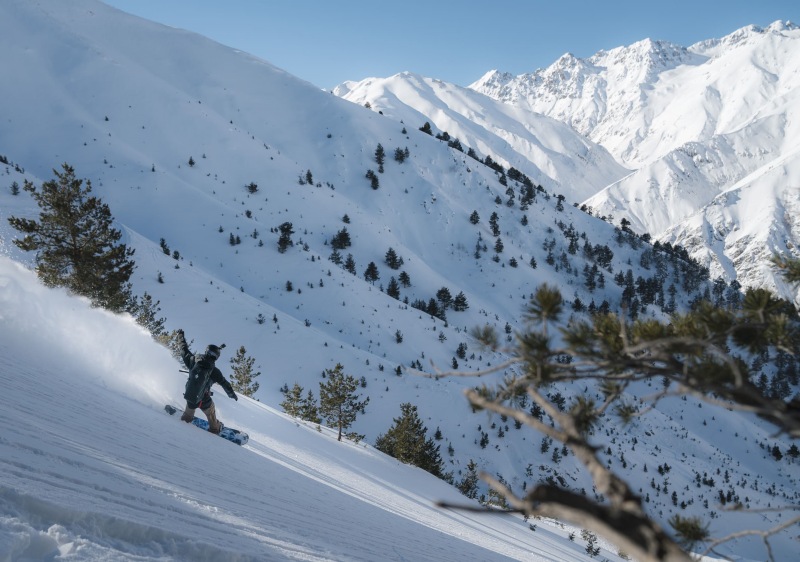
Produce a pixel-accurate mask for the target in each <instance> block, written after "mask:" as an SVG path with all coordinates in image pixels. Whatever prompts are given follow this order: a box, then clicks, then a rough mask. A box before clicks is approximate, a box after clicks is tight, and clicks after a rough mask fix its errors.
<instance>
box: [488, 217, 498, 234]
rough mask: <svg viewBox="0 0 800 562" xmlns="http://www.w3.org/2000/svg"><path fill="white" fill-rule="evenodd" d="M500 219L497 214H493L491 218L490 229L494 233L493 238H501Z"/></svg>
mask: <svg viewBox="0 0 800 562" xmlns="http://www.w3.org/2000/svg"><path fill="white" fill-rule="evenodd" d="M498 221H499V217H498V216H497V213H496V212H494V213H492V216H490V217H489V228H490V229H491V231H492V236H495V237H497V236H500V224H499V223H498Z"/></svg>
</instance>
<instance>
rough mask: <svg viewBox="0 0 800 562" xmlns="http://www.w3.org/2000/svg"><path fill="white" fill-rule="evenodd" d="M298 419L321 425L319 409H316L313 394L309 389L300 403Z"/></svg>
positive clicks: (315, 400)
mask: <svg viewBox="0 0 800 562" xmlns="http://www.w3.org/2000/svg"><path fill="white" fill-rule="evenodd" d="M300 417H301V418H302V419H304V420H306V421H310V422H311V423H321V422H322V420H321V419H320V418H319V409H318V408H317V399H316V398H314V393H313V392H312V391H311V390H310V389H309V391H308V394H306V397H305V398H304V399H303V400H302V401H301V402H300Z"/></svg>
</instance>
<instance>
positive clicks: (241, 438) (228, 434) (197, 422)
mask: <svg viewBox="0 0 800 562" xmlns="http://www.w3.org/2000/svg"><path fill="white" fill-rule="evenodd" d="M164 411H165V412H167V413H168V414H169V415H170V416H173V415H175V414H178V415H179V416H180V414H182V413H183V409H181V408H176V407H175V406H171V405H169V404H167V405H166V406H164ZM192 425H194V426H197V427H199V428H200V429H203V430H205V431H208V420H206V419H202V418H198V417H196V416H195V417H194V419H192ZM219 436H220V437H222V438H224V439H227V440H228V441H233V442H234V443H236V444H237V445H244V444H245V443H247V442H248V441H249V440H250V436H249V435H247V434H246V433H245V432H243V431H239V430H238V429H233V428H231V427H225V424H223V425H222V430H220V432H219Z"/></svg>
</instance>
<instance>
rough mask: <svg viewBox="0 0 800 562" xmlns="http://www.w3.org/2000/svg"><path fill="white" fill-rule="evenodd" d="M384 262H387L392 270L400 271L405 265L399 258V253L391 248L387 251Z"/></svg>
mask: <svg viewBox="0 0 800 562" xmlns="http://www.w3.org/2000/svg"><path fill="white" fill-rule="evenodd" d="M384 260H385V261H386V265H388V266H389V267H391V268H392V269H400V267H402V265H403V263H404V262H403V258H401V257H398V255H397V252H395V251H394V248H389V249H388V250H386V255H385V256H384Z"/></svg>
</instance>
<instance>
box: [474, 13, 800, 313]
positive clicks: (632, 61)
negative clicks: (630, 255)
mask: <svg viewBox="0 0 800 562" xmlns="http://www.w3.org/2000/svg"><path fill="white" fill-rule="evenodd" d="M470 87H471V88H473V89H475V90H476V91H479V92H482V93H484V94H486V95H488V96H491V97H492V98H495V99H497V100H501V101H504V102H506V103H509V104H511V105H513V106H515V107H521V108H524V109H530V110H531V111H535V112H539V113H542V114H544V115H548V116H550V117H553V118H555V119H558V120H560V121H563V122H565V123H568V124H570V125H571V126H572V127H574V128H575V129H576V130H577V131H579V132H580V133H582V134H584V135H586V136H587V137H588V138H590V139H592V140H593V141H594V142H596V143H598V144H600V145H601V146H603V147H605V148H607V149H608V150H609V151H610V152H611V153H612V154H614V155H615V156H616V157H617V158H618V159H619V161H620V162H621V163H622V164H623V165H625V166H627V167H629V168H632V169H635V170H636V172H635V173H634V174H632V175H630V176H628V177H626V178H624V179H623V180H622V181H620V182H617V183H615V184H613V185H611V186H609V187H608V188H607V189H605V190H603V191H601V192H600V193H598V194H596V195H594V196H593V197H591V198H589V199H588V201H587V202H586V203H587V204H588V205H589V206H591V207H592V208H593V209H594V210H595V211H596V212H597V213H598V214H600V215H613V216H614V217H616V218H617V219H619V218H620V217H622V216H624V217H626V218H628V219H629V220H630V221H631V224H632V227H633V228H634V229H635V230H637V231H639V232H649V233H651V234H652V235H653V236H655V237H656V238H659V239H662V240H665V241H671V242H673V243H678V244H681V245H683V246H685V247H686V248H687V249H689V250H690V252H691V253H692V255H693V256H694V257H695V258H697V259H700V260H701V261H703V262H704V263H706V264H707V265H708V266H709V267H710V268H711V271H712V275H715V276H716V275H725V276H726V278H728V279H732V278H733V277H734V275H738V280H739V282H740V283H742V284H743V285H745V286H753V285H756V286H761V285H765V286H768V287H770V288H773V289H777V290H780V291H781V293H782V294H784V295H786V296H789V297H794V298H797V296H798V293H797V290H796V289H791V288H787V287H783V286H782V284H781V283H780V281H778V280H776V279H775V278H774V275H773V274H772V272H771V271H770V270H769V269H768V268H766V267H763V265H759V264H763V263H764V261H765V259H766V258H767V257H769V256H770V255H771V254H774V253H789V254H793V255H797V250H796V248H797V246H798V244H800V238H798V222H797V221H798V219H797V215H796V213H793V212H792V211H791V210H792V209H794V208H796V207H797V206H798V205H799V204H800V176H798V175H797V170H798V163H797V159H798V154H800V152H799V151H800V126H798V123H800V119H798V115H797V113H798V110H800V109H799V108H800V28H798V27H797V26H796V25H794V24H792V23H789V22H781V21H778V22H775V23H773V24H772V25H770V26H768V27H766V28H759V27H757V26H748V27H745V28H742V29H739V30H737V31H735V32H734V33H731V34H730V35H728V36H726V37H723V38H722V39H716V40H708V41H703V42H700V43H696V44H695V45H692V46H690V47H688V48H686V47H681V46H678V45H673V44H670V43H666V42H661V41H652V40H644V41H640V42H638V43H635V44H633V45H630V46H627V47H619V48H617V49H612V50H610V51H601V52H599V53H597V54H595V55H594V56H592V57H589V58H588V59H579V58H576V57H574V56H572V55H564V56H563V57H562V58H561V59H559V60H558V61H556V62H555V63H554V64H553V65H551V66H550V67H548V68H546V69H542V70H537V71H536V72H534V73H531V74H523V75H520V76H511V75H509V74H503V73H500V72H497V71H492V72H489V73H487V74H486V75H485V76H484V77H482V78H481V79H480V80H478V81H477V82H475V83H474V84H472V85H471V86H470ZM742 190H746V191H748V192H750V193H751V194H752V195H751V196H749V197H746V196H740V195H738V194H740V193H741V192H742ZM731 192H733V193H735V194H737V195H732V193H731ZM743 200H747V201H748V202H749V204H748V206H746V207H741V208H738V209H737V208H725V207H726V204H725V202H728V203H729V204H731V205H732V204H733V202H734V201H743ZM753 205H755V206H753Z"/></svg>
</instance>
